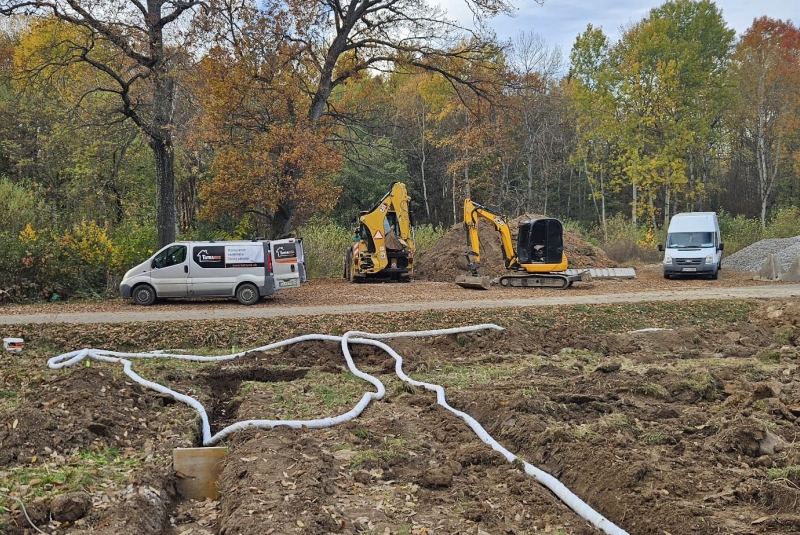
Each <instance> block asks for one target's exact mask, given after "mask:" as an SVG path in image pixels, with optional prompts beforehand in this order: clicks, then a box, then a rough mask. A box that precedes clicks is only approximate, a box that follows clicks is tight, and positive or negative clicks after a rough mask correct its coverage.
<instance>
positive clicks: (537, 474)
mask: <svg viewBox="0 0 800 535" xmlns="http://www.w3.org/2000/svg"><path fill="white" fill-rule="evenodd" d="M486 329H494V330H503V328H502V327H499V326H498V325H494V324H491V323H489V324H481V325H473V326H469V327H455V328H452V329H438V330H431V331H408V332H399V333H382V334H376V333H367V332H361V331H348V332H346V333H345V334H344V335H343V336H332V335H324V334H307V335H303V336H297V337H294V338H289V339H287V340H282V341H280V342H275V343H273V344H268V345H265V346H262V347H258V348H255V349H250V350H247V351H243V352H240V353H234V354H231V355H222V356H215V357H202V356H197V355H183V354H171V353H162V352H151V353H118V352H114V351H105V350H100V349H81V350H79V351H73V352H70V353H64V354H62V355H59V356H57V357H53V358H51V359H49V360H48V361H47V365H48V366H49V367H50V368H52V369H60V368H63V367H66V366H71V365H73V364H75V363H77V362H80V361H81V360H83V359H84V358H87V357H89V358H93V359H96V360H100V361H105V362H121V363H122V364H123V369H124V372H125V374H126V375H127V376H128V377H130V378H131V379H133V380H134V381H136V382H137V383H139V384H141V385H143V386H146V387H147V388H150V389H152V390H155V391H156V392H160V393H162V394H167V395H171V396H173V397H174V398H175V399H177V400H178V401H181V402H183V403H186V404H187V405H189V406H191V407H192V408H194V409H195V410H196V411H197V413H198V414H199V415H200V419H201V420H202V432H203V445H204V446H210V445H213V444H216V443H217V442H219V441H221V440H222V439H224V438H225V437H227V436H228V435H230V434H231V433H233V432H235V431H239V430H242V429H245V428H247V427H257V428H262V429H272V428H273V427H277V426H287V427H292V428H302V427H308V428H312V429H319V428H324V427H332V426H334V425H336V424H339V423H342V422H346V421H348V420H352V419H354V418H355V417H357V416H358V415H360V414H361V413H362V412H363V411H364V409H366V407H367V406H368V405H369V403H370V402H371V401H372V400H373V399H377V400H380V399H382V398H383V396H384V395H385V393H386V388H385V387H384V386H383V383H381V382H380V381H379V380H378V379H377V378H375V377H373V376H371V375H369V374H367V373H364V372H362V371H361V370H359V369H358V367H356V365H355V362H353V358H352V356H351V355H350V350H349V344H351V343H354V344H366V345H372V346H376V347H379V348H381V349H383V350H384V351H385V352H386V353H388V354H389V355H390V356H391V357H392V358H394V360H395V373H396V374H397V376H398V377H399V378H400V379H401V380H402V381H405V382H407V383H409V384H411V385H414V386H419V387H423V388H425V389H426V390H432V391H434V392H436V401H437V403H438V404H439V405H441V406H442V407H444V408H445V409H447V410H449V411H450V412H452V413H453V414H455V415H456V416H458V417H459V418H461V419H462V420H464V421H465V422H466V423H467V425H469V426H470V428H471V429H472V430H473V431H474V432H475V434H476V435H478V437H479V438H480V439H481V440H482V441H483V442H484V443H486V444H488V445H489V446H490V447H491V448H492V449H493V450H494V451H496V452H498V453H500V454H501V455H503V457H505V458H506V460H508V461H509V462H512V463H513V462H515V461H518V460H519V461H521V462H522V463H523V465H524V467H525V473H526V474H528V475H529V476H531V477H533V478H535V479H536V480H537V481H538V482H539V483H541V484H542V485H543V486H545V487H547V488H548V489H550V491H552V492H553V493H554V494H555V495H556V496H557V497H558V498H559V499H560V500H561V501H563V502H564V503H565V504H566V505H567V506H568V507H569V508H570V509H572V510H573V511H574V512H575V513H576V514H578V515H579V516H580V517H581V518H583V519H584V520H586V521H587V522H589V523H591V524H592V525H593V526H595V527H596V528H598V529H600V530H601V531H603V532H604V533H606V534H608V535H628V533H627V532H626V531H624V530H622V529H621V528H619V527H617V526H616V525H615V524H614V523H613V522H611V521H610V520H608V519H607V518H605V517H604V516H603V515H601V514H600V513H598V512H597V511H595V510H594V509H592V508H591V507H590V506H589V505H588V504H587V503H586V502H584V501H583V500H581V499H580V498H579V497H577V496H576V495H575V494H574V493H572V492H571V491H570V490H569V489H568V488H567V487H566V486H565V485H564V484H563V483H561V482H560V481H558V480H557V479H556V478H554V477H553V476H551V475H550V474H548V473H546V472H544V471H542V470H540V469H538V468H536V467H535V466H533V465H531V464H529V463H528V462H526V461H524V460H522V459H519V458H518V457H517V456H516V455H514V454H513V453H511V452H510V451H508V450H507V449H506V448H504V447H503V446H501V445H500V443H498V442H497V441H496V440H495V439H494V438H492V437H491V436H490V435H489V434H488V433H487V432H486V430H485V429H484V428H483V427H482V426H481V425H480V423H478V421H477V420H475V419H474V418H473V417H472V416H470V415H469V414H467V413H465V412H462V411H459V410H457V409H454V408H453V407H451V406H450V405H449V404H448V403H447V401H446V399H445V392H444V388H442V387H441V386H440V385H435V384H431V383H424V382H421V381H417V380H414V379H412V378H411V377H409V376H408V375H406V374H405V372H403V357H401V356H400V355H399V354H397V353H396V352H395V351H394V350H393V349H392V348H391V347H389V346H388V345H386V344H384V343H383V342H380V341H379V339H389V338H400V337H422V336H441V335H447V334H458V333H465V332H475V331H479V330H486ZM308 340H326V341H338V342H340V343H341V346H342V353H343V355H344V358H345V360H346V361H347V366H348V368H349V369H350V371H351V372H352V373H353V374H354V375H355V376H356V377H359V378H360V379H363V380H365V381H367V382H369V383H370V384H372V385H373V386H375V388H376V389H377V392H366V393H365V394H364V395H363V396H362V398H361V400H360V401H359V402H358V403H357V404H356V405H355V406H354V407H353V408H352V409H350V410H349V411H347V412H346V413H344V414H340V415H339V416H334V417H330V418H320V419H316V420H244V421H240V422H236V423H234V424H232V425H229V426H228V427H226V428H224V429H222V430H221V431H219V432H218V433H217V434H216V435H214V436H211V428H210V425H209V420H208V415H207V414H206V411H205V408H204V407H203V406H202V404H200V402H198V401H197V400H196V399H194V398H192V397H190V396H186V395H184V394H180V393H178V392H175V391H174V390H171V389H169V388H167V387H165V386H162V385H160V384H158V383H153V382H150V381H147V380H146V379H143V378H142V377H140V376H139V375H137V374H136V373H135V372H134V371H133V369H132V368H131V366H132V363H131V361H129V360H127V359H125V358H123V357H128V358H176V359H181V360H189V361H195V362H219V361H224V360H231V359H235V358H238V357H241V356H244V355H246V354H247V353H252V352H256V351H269V350H272V349H277V348H279V347H283V346H287V345H290V344H294V343H297V342H304V341H308Z"/></svg>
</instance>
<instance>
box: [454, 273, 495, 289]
mask: <svg viewBox="0 0 800 535" xmlns="http://www.w3.org/2000/svg"><path fill="white" fill-rule="evenodd" d="M455 282H456V284H458V285H459V286H461V287H462V288H467V289H470V290H488V289H490V288H491V287H492V283H491V282H490V280H489V277H486V276H482V277H476V276H474V275H459V276H457V277H456V281H455Z"/></svg>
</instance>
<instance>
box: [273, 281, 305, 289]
mask: <svg viewBox="0 0 800 535" xmlns="http://www.w3.org/2000/svg"><path fill="white" fill-rule="evenodd" d="M295 286H300V281H299V280H297V279H289V280H279V281H278V288H291V287H295Z"/></svg>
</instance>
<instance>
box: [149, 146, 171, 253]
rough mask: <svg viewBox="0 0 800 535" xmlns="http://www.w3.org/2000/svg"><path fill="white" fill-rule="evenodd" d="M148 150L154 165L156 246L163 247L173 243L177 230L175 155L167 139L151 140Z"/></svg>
mask: <svg viewBox="0 0 800 535" xmlns="http://www.w3.org/2000/svg"><path fill="white" fill-rule="evenodd" d="M168 137H169V136H168ZM150 148H151V149H153V156H154V157H155V163H156V191H157V196H158V204H157V208H156V209H157V212H156V227H157V229H158V246H159V247H164V246H165V245H168V244H170V243H172V242H174V241H175V237H176V236H177V229H178V221H177V217H176V214H175V168H174V160H175V154H174V151H173V150H172V141H171V140H169V139H168V140H159V139H151V140H150Z"/></svg>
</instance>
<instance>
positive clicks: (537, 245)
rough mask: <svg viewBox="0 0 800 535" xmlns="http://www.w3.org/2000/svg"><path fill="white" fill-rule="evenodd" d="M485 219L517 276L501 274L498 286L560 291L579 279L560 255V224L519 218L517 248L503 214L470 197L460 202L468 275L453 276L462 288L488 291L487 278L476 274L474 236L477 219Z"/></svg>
mask: <svg viewBox="0 0 800 535" xmlns="http://www.w3.org/2000/svg"><path fill="white" fill-rule="evenodd" d="M481 217H482V218H484V219H488V220H489V221H491V222H492V224H494V227H495V229H496V230H497V231H498V232H499V233H500V240H501V242H502V245H503V260H504V262H505V267H506V269H508V270H511V271H519V272H522V273H521V274H519V275H504V276H502V277H500V278H499V280H498V282H499V283H500V286H515V287H523V286H525V287H540V288H555V289H558V290H563V289H565V288H569V287H570V286H572V283H573V282H577V281H579V280H581V275H567V274H565V273H559V272H564V271H566V269H567V255H565V254H564V227H563V226H562V225H561V221H559V220H558V219H551V218H542V219H531V220H528V221H522V222H521V223H520V224H519V234H518V236H517V249H516V251H515V250H514V244H513V241H512V239H511V231H510V230H509V228H508V224H507V223H506V218H505V216H503V215H501V214H499V213H497V212H495V211H494V210H492V209H491V208H488V207H486V206H482V205H480V204H478V203H476V202H473V201H472V200H471V199H466V200H465V201H464V227H465V229H466V231H467V246H468V247H469V250H468V251H467V253H466V254H467V269H468V270H469V274H468V275H459V276H458V277H456V280H455V282H456V284H458V285H459V286H461V287H462V288H471V289H479V290H488V289H489V288H490V287H491V281H490V279H489V277H487V276H481V275H479V274H478V269H479V268H480V266H481V252H480V241H479V239H478V220H479V218H481Z"/></svg>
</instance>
